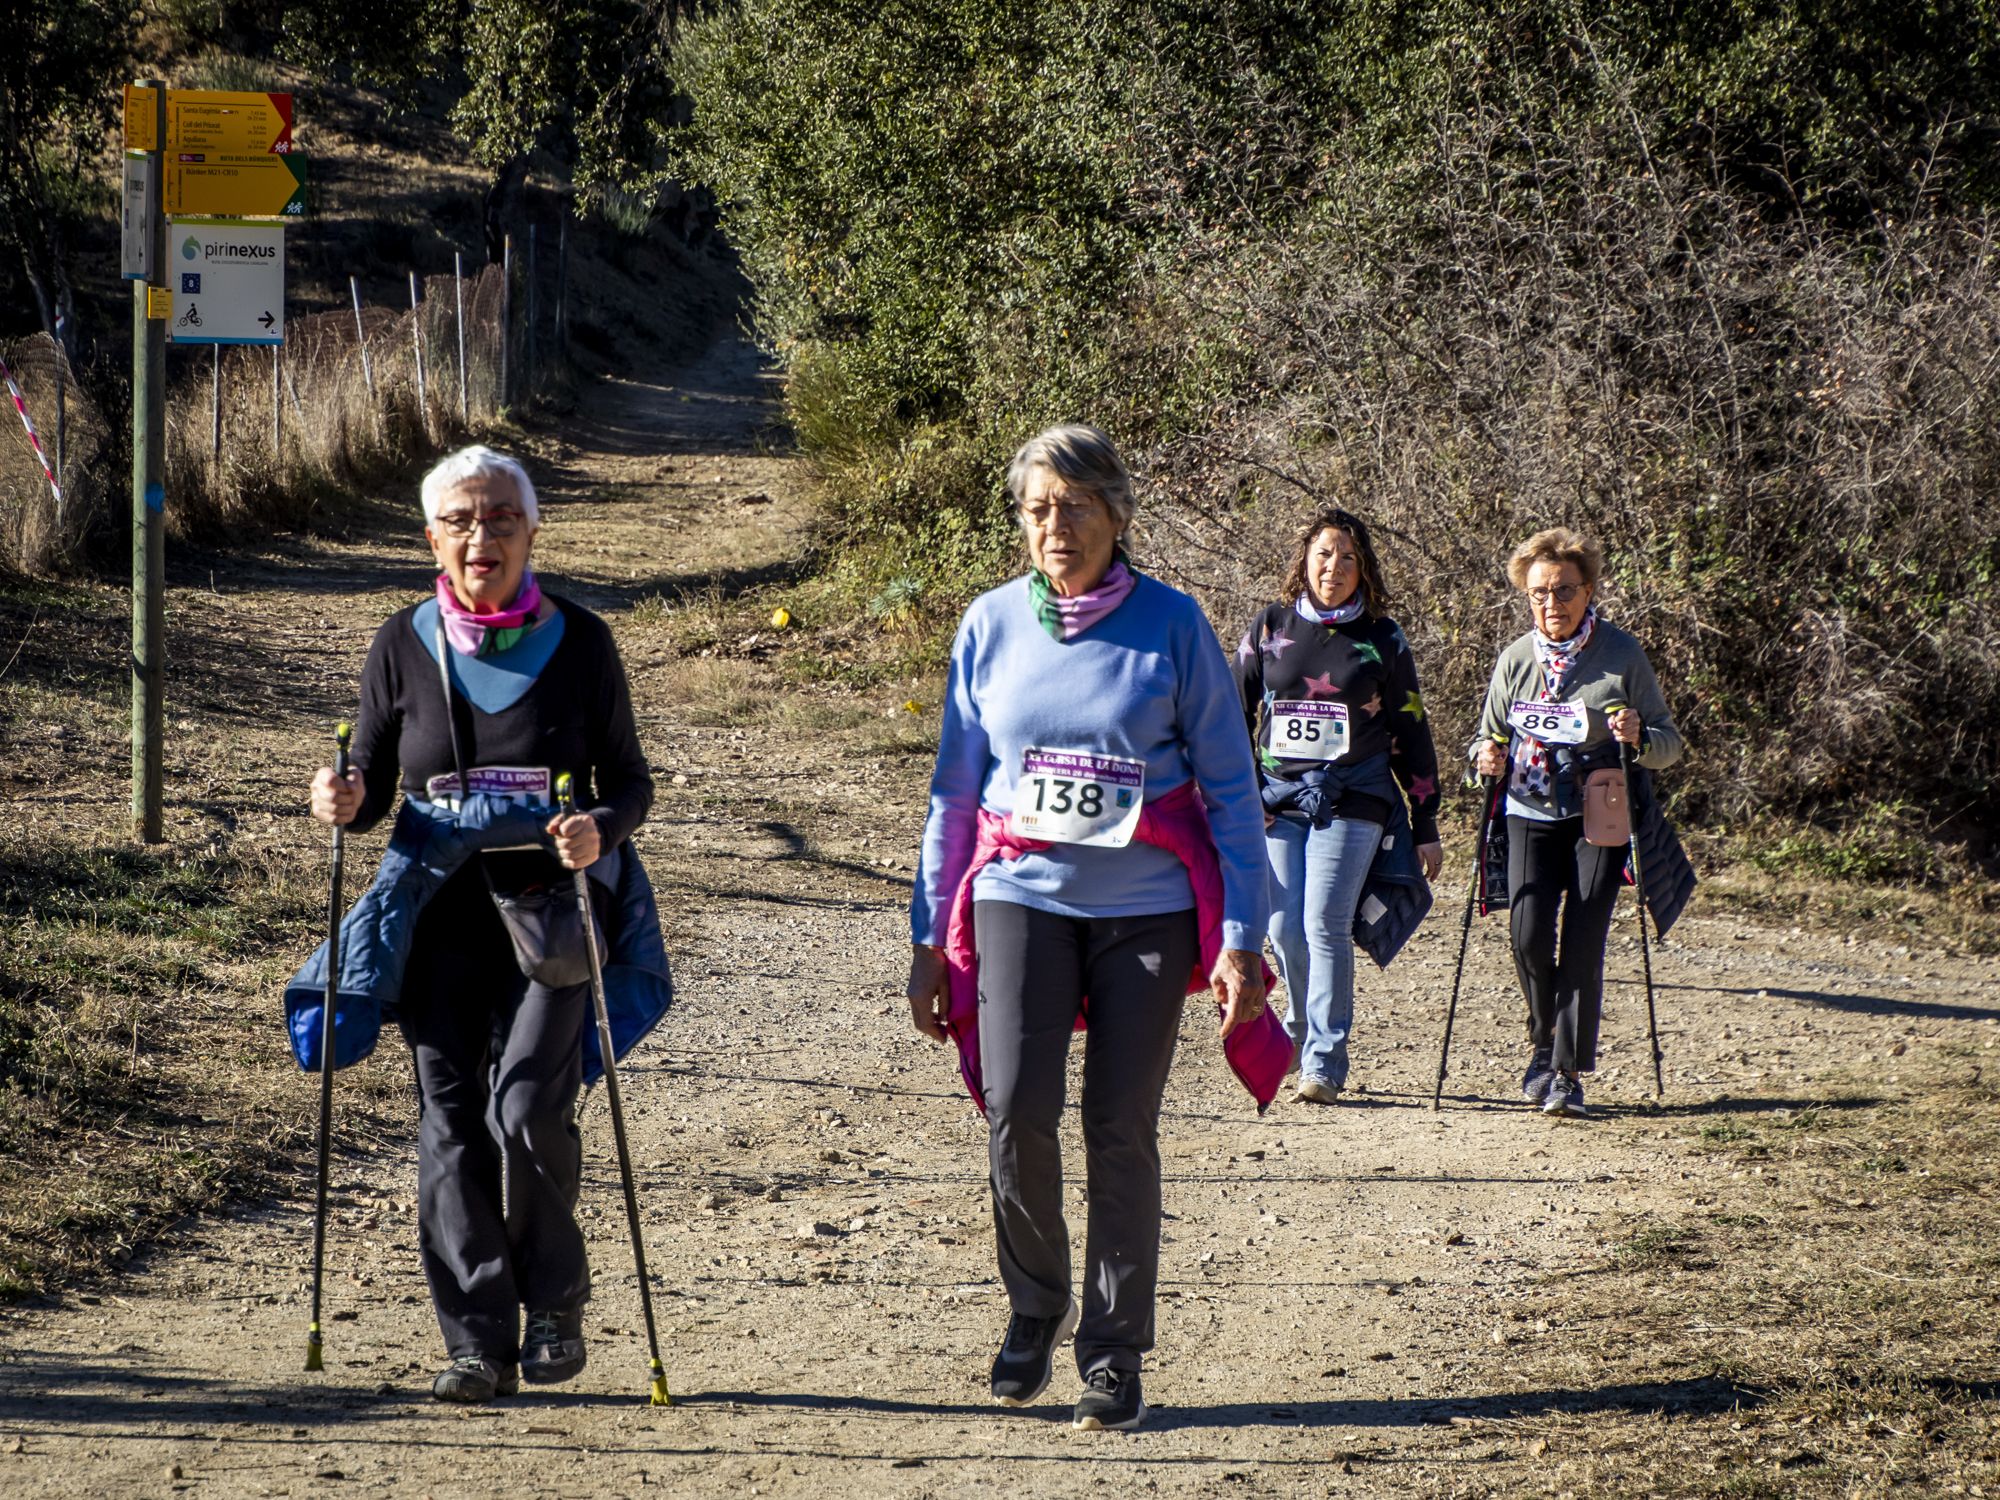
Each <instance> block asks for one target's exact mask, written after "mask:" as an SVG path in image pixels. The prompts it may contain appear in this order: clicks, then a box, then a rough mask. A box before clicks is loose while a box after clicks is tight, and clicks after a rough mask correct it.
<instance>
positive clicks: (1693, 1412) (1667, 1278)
mask: <svg viewBox="0 0 2000 1500" xmlns="http://www.w3.org/2000/svg"><path fill="white" fill-rule="evenodd" d="M1890 1068H1891V1069H1893V1070H1895V1071H1892V1072H1889V1073H1887V1074H1885V1075H1871V1076H1868V1077H1865V1078H1856V1079H1854V1080H1853V1081H1852V1082H1851V1083H1850V1084H1849V1085H1848V1086H1847V1087H1846V1088H1844V1089H1835V1090H1830V1091H1828V1092H1827V1093H1826V1094H1825V1096H1824V1098H1823V1100H1822V1101H1821V1102H1819V1103H1818V1104H1816V1105H1814V1106H1811V1107H1805V1108H1800V1109H1796V1110H1781V1111H1777V1112H1775V1113H1767V1114H1753V1113H1743V1114H1736V1113H1718V1114H1697V1115H1695V1116H1693V1117H1689V1118H1683V1119H1681V1120H1679V1121H1677V1122H1676V1123H1675V1124H1674V1126H1673V1127H1672V1128H1671V1129H1670V1130H1667V1131H1662V1132H1660V1133H1662V1134H1665V1135H1667V1136H1669V1138H1670V1139H1671V1140H1672V1149H1673V1150H1674V1151H1675V1152H1676V1153H1677V1154H1679V1153H1687V1154H1707V1155H1709V1156H1711V1157H1713V1158H1718V1159H1719V1160H1720V1163H1721V1165H1723V1166H1724V1168H1725V1169H1726V1171H1725V1172H1715V1173H1707V1174H1702V1175H1703V1176H1704V1177H1705V1178H1713V1179H1718V1181H1716V1182H1714V1183H1713V1184H1712V1190H1711V1191H1709V1192H1705V1193H1699V1194H1697V1195H1696V1196H1695V1197H1694V1198H1693V1199H1692V1200H1691V1201H1690V1203H1689V1205H1688V1208H1687V1209H1686V1211H1685V1212H1682V1213H1678V1214H1675V1215H1672V1216H1657V1217H1655V1216H1646V1217H1639V1218H1634V1219H1632V1220H1630V1221H1628V1222H1626V1223H1623V1224H1621V1225H1617V1226H1613V1228H1612V1231H1611V1233H1612V1243H1611V1244H1610V1246H1609V1248H1607V1250H1606V1252H1605V1253H1604V1255H1603V1256H1602V1258H1601V1259H1600V1260H1599V1262H1598V1263H1597V1264H1596V1265H1595V1266H1594V1267H1592V1268H1590V1269H1589V1270H1587V1271H1586V1272H1584V1273H1583V1274H1581V1275H1573V1276H1570V1277H1568V1278H1566V1279H1565V1280H1564V1281H1563V1282H1562V1283H1561V1284H1560V1285H1559V1286H1558V1285H1551V1286H1550V1287H1549V1288H1548V1289H1547V1290H1546V1293H1545V1295H1544V1296H1543V1297H1542V1298H1541V1299H1540V1302H1539V1305H1537V1306H1535V1307H1533V1308H1531V1309H1529V1310H1528V1311H1527V1312H1526V1313H1525V1316H1526V1317H1529V1318H1534V1319H1538V1320H1540V1321H1542V1322H1546V1324H1547V1325H1548V1331H1547V1332H1546V1333H1545V1334H1543V1335H1542V1336H1540V1337H1539V1338H1537V1339H1534V1340H1531V1341H1529V1342H1527V1343H1526V1344H1525V1345H1524V1347H1523V1351H1522V1355H1521V1359H1520V1365H1519V1368H1520V1370H1521V1373H1522V1376H1523V1378H1524V1379H1526V1380H1529V1381H1531V1382H1533V1383H1534V1384H1535V1385H1537V1386H1541V1387H1549V1388H1562V1389H1568V1390H1572V1391H1574V1392H1576V1393H1577V1397H1578V1399H1577V1401H1576V1403H1575V1405H1576V1407H1577V1410H1576V1412H1575V1413H1574V1414H1572V1415H1560V1416H1556V1417H1552V1418H1549V1419H1546V1420H1537V1421H1535V1422H1534V1423H1531V1424H1525V1425H1523V1424H1507V1431H1508V1432H1509V1434H1510V1435H1511V1436H1513V1437H1514V1438H1516V1439H1519V1440H1521V1442H1522V1443H1523V1444H1524V1447H1523V1448H1522V1449H1520V1450H1516V1451H1518V1452H1520V1453H1521V1454H1522V1456H1524V1457H1526V1458H1529V1459H1531V1460H1532V1463H1530V1464H1528V1465H1527V1466H1526V1467H1525V1470H1524V1471H1523V1472H1521V1473H1519V1474H1518V1476H1517V1477H1515V1478H1514V1479H1512V1480H1511V1481H1509V1482H1507V1483H1505V1484H1503V1485H1502V1488H1503V1489H1504V1490H1507V1491H1519V1490H1524V1489H1525V1490H1540V1491H1546V1492H1549V1493H1574V1494H1578V1495H1586V1494H1621V1495H1625V1494H1657V1495H1663V1496H1773V1497H1775V1496H1789V1495H1858V1494H1875V1493H1878V1492H1883V1491H1887V1490H1890V1489H1898V1488H1900V1489H1906V1490H1907V1491H1908V1492H1910V1493H1923V1494H1946V1493H1953V1494H1969V1495H1980V1494H1986V1495H2000V1381H1997V1380H1996V1371H1995V1367H1994V1341H1993V1330H1994V1328H1995V1327H1996V1326H2000V1276H1997V1273H2000V1248H1996V1246H1995V1244H1994V1241H1993V1237H1992V1211H1991V1191H1992V1181H1993V1176H1994V1171H1995V1167H1996V1165H2000V1087H1997V1086H1996V1085H2000V1072H1997V1071H1996V1070H2000V1050H1996V1044H1995V1043H1994V1042H1992V1041H1988V1042H1986V1043H1985V1044H1984V1046H1983V1047H1982V1048H1979V1049H1974V1048H1969V1047H1961V1048H1958V1049H1955V1050H1946V1051H1944V1052H1942V1053H1941V1054H1940V1055H1938V1057H1937V1058H1936V1059H1935V1060H1934V1061H1931V1062H1927V1063H1924V1064H1918V1065H1914V1066H1905V1065H1904V1064H1902V1063H1900V1062H1898V1063H1893V1064H1890ZM1641 1128H1651V1129H1657V1128H1658V1127H1657V1125H1655V1126H1651V1127H1641ZM1606 1390H1614V1391H1616V1390H1626V1391H1630V1392H1634V1393H1635V1394H1634V1395H1633V1397H1632V1399H1630V1400H1629V1401H1622V1402H1618V1403H1606V1402H1604V1401H1602V1400H1601V1399H1598V1398H1600V1397H1601V1396H1602V1394H1603V1393H1604V1392H1605V1391H1606Z"/></svg>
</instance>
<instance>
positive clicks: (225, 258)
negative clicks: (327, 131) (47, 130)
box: [119, 79, 306, 844]
mask: <svg viewBox="0 0 2000 1500" xmlns="http://www.w3.org/2000/svg"><path fill="white" fill-rule="evenodd" d="M305 181H306V158H305V156H304V154H303V153H301V152H298V151H296V150H294V149H293V146H292V96H291V95H290V94H260V93H235V92H219V91H216V90H211V89H169V88H168V87H167V86H166V85H165V84H163V83H160V82H158V81H157V80H152V79H147V80H142V81H140V82H137V83H134V84H132V85H130V86H129V87H128V88H127V89H126V90H125V186H124V209H123V217H124V233H123V236H122V239H121V242H120V262H121V263H120V266H119V270H120V272H121V273H122V274H123V275H124V277H125V278H126V279H127V280H129V281H130V282H131V283H132V827H133V831H134V832H135V833H136V834H137V835H138V837H139V838H140V839H142V840H144V841H145V842H146V843H149V844H150V843H158V842H159V841H160V839H161V838H162V837H163V836H164V830H163V828H162V813H161V804H162V791H163V784H164V780H165V776H164V764H163V745H162V732H163V728H164V725H165V721H166V660H165V658H166V587H165V575H166V508H167V497H166V446H167V443H166V438H167V433H166V397H167V342H168V327H169V324H173V325H174V327H175V328H176V330H177V332H176V334H175V338H174V341H175V342H177V343H208V344H225V343H228V344H270V345H273V346H282V345H283V343H284V337H285V323H284V317H285V311H284V295H285V294H284V277H285V249H284V244H285V234H284V229H283V227H282V226H281V224H262V225H252V224H248V223H240V222H238V221H242V220H251V219H277V220H283V219H288V218H298V217H300V216H301V215H303V214H304V213H305V206H306V199H305ZM170 217H171V218H177V219H179V220H180V222H179V223H176V224H173V225H172V226H170V225H169V222H168V221H169V218H170ZM177 293H178V301H179V307H178V309H177V308H176V301H177V295H176V294H177ZM177 316H178V317H179V318H180V320H181V321H180V322H179V323H174V320H175V318H176V317H177ZM274 356H275V348H274ZM272 371H273V378H274V380H275V378H276V371H277V365H276V364H275V363H274V364H273V366H272Z"/></svg>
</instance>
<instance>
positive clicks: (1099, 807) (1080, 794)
mask: <svg viewBox="0 0 2000 1500" xmlns="http://www.w3.org/2000/svg"><path fill="white" fill-rule="evenodd" d="M1035 811H1036V812H1051V813H1066V812H1071V811H1074V812H1076V813H1078V814H1080V815H1081V816H1083V817H1086V818H1094V817H1097V816H1098V815H1099V814H1100V813H1102V812H1103V811H1104V788H1103V787H1102V786H1100V785H1099V784H1098V783H1096V782H1094V781H1078V780H1076V779H1075V778H1073V777H1069V776H1048V777H1038V778H1037V779H1036V781H1035Z"/></svg>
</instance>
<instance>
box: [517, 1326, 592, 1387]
mask: <svg viewBox="0 0 2000 1500" xmlns="http://www.w3.org/2000/svg"><path fill="white" fill-rule="evenodd" d="M584 1358H585V1351H584V1347H583V1309H582V1308H580V1307H578V1308H572V1309H571V1310H570V1311H568V1312H530V1313H529V1314H528V1336H527V1337H526V1338H525V1339H523V1340H522V1341H521V1378H522V1379H523V1380H525V1381H527V1382H529V1383H530V1384H531V1385H555V1384H556V1383H557V1382H559V1381H564V1380H570V1379H573V1378H574V1377H575V1376H577V1375H580V1374H582V1373H583V1365H584Z"/></svg>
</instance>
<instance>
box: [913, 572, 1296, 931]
mask: <svg viewBox="0 0 2000 1500" xmlns="http://www.w3.org/2000/svg"><path fill="white" fill-rule="evenodd" d="M1031 746H1033V747H1037V748H1040V749H1045V750H1086V751H1093V752H1096V753H1098V754H1103V755H1116V756H1123V757H1126V758H1128V759H1132V760H1143V761H1144V762H1145V763H1146V799H1147V800H1148V801H1152V800H1154V799H1156V798H1158V797H1160V796H1162V795H1164V794H1165V793H1167V792H1170V791H1172V790H1173V789H1174V788H1175V787H1177V786H1180V785H1181V784H1182V783H1183V782H1186V781H1188V780H1189V779H1190V778H1192V779H1193V780H1194V781H1195V783H1196V784H1197V786H1198V787H1199V788H1200V790H1201V793H1202V797H1203V800H1204V801H1205V802H1206V803H1207V805H1208V816H1209V823H1210V826H1211V828H1212V829H1213V831H1214V835H1215V843H1216V852H1217V853H1218V854H1219V855H1220V856H1221V861H1222V885H1223V936H1222V940H1223V946H1224V947H1226V948H1242V949H1249V950H1252V951H1255V950H1257V949H1258V948H1259V947H1260V946H1261V945H1262V942H1263V934H1264V924H1265V920H1266V918H1267V916H1268V915H1269V907H1268V904H1267V902H1268V898H1267V896H1266V893H1265V885H1264V881H1265V874H1264V809H1263V803H1262V802H1261V800H1260V799H1259V797H1258V793H1257V770H1256V765H1255V763H1254V762H1253V761H1252V759H1251V753H1250V741H1249V738H1248V737H1247V736H1246V735H1245V734H1244V733H1243V709H1242V705H1241V703H1239V702H1238V701H1237V696H1236V685H1235V682H1234V681H1233V680H1232V679H1231V677H1230V675H1229V667H1228V663H1227V658H1225V657H1224V655H1223V653H1222V647H1221V646H1220V645H1219V644H1218V643H1217V641H1216V638H1215V631H1214V630H1213V629H1212V628H1211V627H1210V625H1209V623H1208V618H1207V616H1205V615H1203V614H1202V612H1201V606H1200V605H1199V604H1197V603H1195V601H1194V600H1193V599H1191V598H1189V597H1188V596H1187V595H1186V594H1183V593H1181V592H1180V591H1179V590H1178V589H1173V588H1169V587H1168V586H1167V585H1166V584H1164V583H1161V582H1159V581H1158V580H1156V579H1152V578H1147V577H1145V576H1143V575H1142V576H1141V577H1140V579H1139V582H1138V585H1137V586H1136V587H1135V588H1134V589H1133V591H1132V593H1131V595H1130V597H1128V598H1127V599H1126V600H1125V601H1124V602H1123V603H1122V604H1120V605H1119V606H1118V608H1116V609H1115V610H1113V611H1112V612H1111V613H1110V614H1109V615H1107V616H1105V617H1104V618H1103V619H1102V620H1099V621H1098V622H1097V623H1096V624H1094V625H1092V626H1091V627H1090V628H1089V629H1088V630H1085V631H1084V632H1083V633H1082V634H1080V635H1078V636H1076V637H1074V638H1073V639H1071V640H1068V641H1058V640H1056V639H1055V638H1054V637H1053V636H1051V635H1050V634H1049V633H1048V631H1046V630H1044V629H1043V628H1042V625H1041V623H1040V622H1039V621H1038V620H1037V619H1036V618H1035V612H1034V608H1033V606H1032V605H1031V604H1030V603H1029V601H1028V580H1027V579H1026V578H1025V577H1024V578H1017V579H1015V580H1014V581H1013V582H1012V583H1007V584H1002V585H1001V586H1000V587H999V588H997V589H994V590H992V591H991V592H990V593H986V594H982V595H981V596H980V597H979V598H977V599H975V600H974V601H973V602H972V606H971V608H969V609H967V610H966V612H965V619H964V620H963V621H962V622H961V623H960V625H959V627H958V639H957V640H956V641H955V642H953V644H952V649H951V674H950V677H949V680H948V682H947V685H946V689H945V703H944V727H943V730H942V732H941V733H940V735H939V739H938V757H937V770H936V771H935V772H934V773H933V775H932V777H931V805H930V817H929V819H928V820H927V821H926V822H925V824H924V847H923V855H922V858H921V859H920V861H919V862H918V866H917V879H916V892H915V896H914V899H913V900H912V901H911V904H910V937H911V940H912V941H913V942H918V943H942V942H943V941H944V932H945V923H946V921H947V919H948V917H949V915H950V911H951V900H952V896H953V894H954V893H955V892H956V891H957V889H958V885H959V882H960V881H961V880H963V879H964V878H965V872H966V870H967V868H968V867H969V866H970V865H971V863H972V854H973V847H974V844H975V842H976V840H977V831H978V817H979V809H980V808H981V807H985V808H986V809H987V810H988V811H990V812H994V813H998V814H1000V815H1001V816H1003V817H1004V816H1006V815H1007V814H1009V813H1011V812H1012V811H1013V808H1014V787H1015V782H1016V779H1017V777H1018V775H1019V773H1020V767H1021V752H1022V751H1023V750H1024V749H1027V748H1029V747H1031ZM973 896H974V898H975V899H977V900H981V901H1013V902H1017V903H1019V904H1020V905H1022V906H1032V907H1035V908H1037V909H1038V910H1041V911H1047V912H1054V913H1056V914H1058V915H1060V916H1072V917H1131V916H1150V915H1156V914H1158V913H1161V912H1172V911H1185V910H1187V909H1189V908H1191V907H1192V906H1193V905H1194V894H1193V891H1192V889H1191V887H1190V886H1189V884H1188V878H1187V872H1186V869H1185V868H1184V867H1183V866H1182V864H1181V862H1180V861H1179V860H1178V859H1176V858H1175V857H1174V856H1173V855H1172V854H1169V853H1168V852H1167V851H1166V850H1164V849H1157V848H1154V847H1153V846H1152V845H1150V844H1141V843H1139V842H1138V841H1136V840H1134V841H1133V842H1132V843H1131V844H1128V845H1127V846H1126V847H1125V848H1123V849H1105V848H1097V847H1092V846H1087V845H1081V844H1054V845H1051V846H1050V847H1049V848H1048V849H1047V850H1046V851H1044V852H1042V853H1037V854H1028V855H1024V856H1022V857H1021V858H1020V859H1017V860H1011V861H1010V860H994V861H993V862H992V863H991V864H989V865H987V866H986V868H985V869H984V870H982V871H981V872H980V874H979V877H978V879H977V880H975V881H974V882H973Z"/></svg>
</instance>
